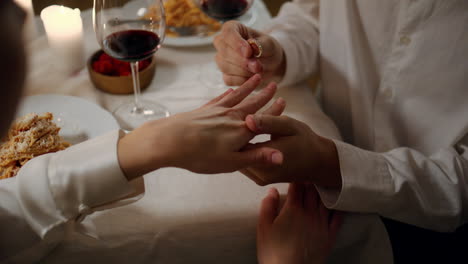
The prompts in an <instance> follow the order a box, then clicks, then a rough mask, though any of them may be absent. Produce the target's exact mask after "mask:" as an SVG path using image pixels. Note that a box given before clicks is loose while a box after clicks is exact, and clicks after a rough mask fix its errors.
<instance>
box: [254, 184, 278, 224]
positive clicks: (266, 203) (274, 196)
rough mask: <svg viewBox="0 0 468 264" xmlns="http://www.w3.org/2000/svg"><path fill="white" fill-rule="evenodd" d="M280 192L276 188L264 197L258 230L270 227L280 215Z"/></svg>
mask: <svg viewBox="0 0 468 264" xmlns="http://www.w3.org/2000/svg"><path fill="white" fill-rule="evenodd" d="M278 209H279V193H278V190H277V189H276V188H271V189H269V190H268V194H267V196H266V197H265V198H263V201H262V205H261V206H260V215H259V218H258V230H259V231H262V230H265V229H268V228H269V227H270V226H271V224H273V222H274V221H275V219H276V217H277V216H278Z"/></svg>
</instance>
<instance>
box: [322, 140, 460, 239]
mask: <svg viewBox="0 0 468 264" xmlns="http://www.w3.org/2000/svg"><path fill="white" fill-rule="evenodd" d="M335 144H336V147H337V150H338V155H339V159H340V167H341V168H340V169H341V175H342V181H343V185H342V189H341V191H337V190H327V189H324V188H318V189H319V192H320V195H321V197H322V200H323V201H324V203H325V205H326V206H327V207H330V208H334V209H339V210H345V211H355V212H372V213H378V214H380V215H382V216H385V217H388V218H392V219H395V220H398V221H402V222H405V223H409V224H413V225H416V226H420V227H423V228H428V229H434V230H438V231H453V230H455V229H456V228H457V227H459V226H461V225H463V224H464V223H466V222H467V221H468V136H465V138H464V139H463V140H461V141H460V142H459V143H458V144H456V145H455V146H454V147H452V148H447V149H442V150H440V151H438V152H437V153H435V154H433V155H431V156H429V157H426V156H424V155H422V154H421V153H420V152H418V151H416V150H413V149H409V148H397V149H394V150H392V151H389V152H386V153H375V152H370V151H365V150H362V149H359V148H356V147H354V146H351V145H348V144H346V143H343V142H339V141H335Z"/></svg>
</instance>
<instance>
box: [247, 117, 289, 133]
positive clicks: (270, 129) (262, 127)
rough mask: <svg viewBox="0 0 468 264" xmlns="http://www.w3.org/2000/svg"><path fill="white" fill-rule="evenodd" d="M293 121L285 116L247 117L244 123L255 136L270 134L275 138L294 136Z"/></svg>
mask: <svg viewBox="0 0 468 264" xmlns="http://www.w3.org/2000/svg"><path fill="white" fill-rule="evenodd" d="M296 122H298V121H296V120H295V119H292V118H290V117H287V116H272V115H264V114H260V115H248V116H247V117H246V118H245V123H246V125H247V127H248V128H249V130H251V131H252V132H254V133H257V134H271V135H275V136H292V135H295V134H296V129H295V127H296V126H295V124H296Z"/></svg>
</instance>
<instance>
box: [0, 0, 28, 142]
mask: <svg viewBox="0 0 468 264" xmlns="http://www.w3.org/2000/svg"><path fill="white" fill-rule="evenodd" d="M25 18H26V14H25V12H24V11H23V10H22V9H21V8H20V7H18V5H16V3H15V2H14V1H13V0H1V1H0V36H1V40H0V98H1V100H0V105H1V114H0V138H1V137H3V135H5V133H6V131H7V130H8V127H9V125H10V123H11V121H12V119H13V117H14V114H15V111H16V107H17V105H18V102H19V99H20V96H21V91H22V87H23V84H24V79H25V72H26V56H25V51H24V46H23V24H24V20H25Z"/></svg>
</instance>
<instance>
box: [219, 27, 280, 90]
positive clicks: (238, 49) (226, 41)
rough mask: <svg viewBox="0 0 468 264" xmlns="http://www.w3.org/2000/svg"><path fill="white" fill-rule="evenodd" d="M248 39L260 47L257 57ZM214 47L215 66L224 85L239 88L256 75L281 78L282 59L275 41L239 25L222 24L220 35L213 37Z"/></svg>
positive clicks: (271, 78)
mask: <svg viewBox="0 0 468 264" xmlns="http://www.w3.org/2000/svg"><path fill="white" fill-rule="evenodd" d="M252 38H254V39H257V41H258V42H259V43H260V45H261V46H262V47H263V53H262V56H261V57H260V58H256V57H255V55H256V54H255V50H254V49H253V48H252V46H251V45H250V44H249V43H248V42H247V40H249V39H252ZM214 46H215V48H216V50H217V51H218V53H217V54H216V58H215V59H216V63H217V64H218V67H219V69H220V70H221V72H223V79H224V82H225V83H226V84H227V85H241V84H242V83H244V82H245V81H246V80H247V79H249V78H250V77H252V76H253V75H254V74H256V73H261V74H262V76H264V78H265V79H266V80H274V81H277V80H280V79H281V78H282V77H283V75H284V71H285V68H286V60H285V57H284V52H283V48H282V47H281V46H280V44H279V43H278V41H276V40H275V39H274V38H272V37H270V36H269V35H267V34H264V33H261V32H258V31H256V30H253V29H251V28H248V27H246V26H244V25H242V24H241V23H239V22H236V21H229V22H227V23H225V24H224V25H223V28H222V30H221V33H220V34H219V35H218V36H216V37H215V40H214Z"/></svg>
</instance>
